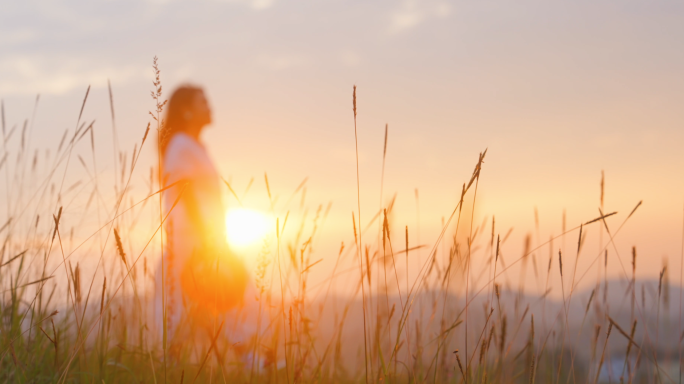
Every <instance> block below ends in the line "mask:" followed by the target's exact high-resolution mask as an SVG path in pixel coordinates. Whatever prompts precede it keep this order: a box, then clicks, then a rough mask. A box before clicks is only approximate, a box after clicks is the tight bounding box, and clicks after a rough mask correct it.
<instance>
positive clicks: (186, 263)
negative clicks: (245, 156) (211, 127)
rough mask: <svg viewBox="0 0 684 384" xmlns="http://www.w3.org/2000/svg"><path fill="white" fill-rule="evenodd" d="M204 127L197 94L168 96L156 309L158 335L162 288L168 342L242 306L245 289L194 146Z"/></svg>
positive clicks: (203, 156)
mask: <svg viewBox="0 0 684 384" xmlns="http://www.w3.org/2000/svg"><path fill="white" fill-rule="evenodd" d="M210 123H211V110H210V108H209V105H208V103H207V99H206V97H205V95H204V92H203V91H202V89H200V88H197V87H193V86H188V85H186V86H182V87H180V88H178V89H177V90H176V91H175V92H174V93H173V95H172V96H171V98H170V99H169V103H168V106H167V113H166V119H165V123H164V127H163V130H162V132H161V134H160V138H159V150H160V153H161V156H162V184H163V185H164V186H170V185H174V183H175V185H174V186H173V187H171V188H169V189H168V190H166V191H164V192H163V202H164V204H163V212H164V215H166V214H167V213H168V212H169V211H170V213H169V214H168V218H167V219H166V221H165V223H164V229H165V236H164V251H163V255H162V257H163V264H162V263H161V262H160V263H159V266H158V269H157V275H156V287H157V294H156V310H155V312H156V316H157V317H156V318H157V320H156V321H157V324H158V326H159V327H160V328H161V326H162V325H163V313H164V311H163V308H164V305H163V302H162V301H163V300H162V295H161V292H162V286H163V290H165V293H166V295H165V299H166V303H165V304H166V305H165V307H166V321H167V325H166V326H167V332H168V335H169V336H168V337H169V338H172V337H174V335H176V336H179V335H178V332H179V331H182V330H189V329H192V328H194V327H197V326H199V327H202V328H204V327H206V326H207V325H208V324H211V321H212V320H214V319H215V315H219V314H221V313H224V312H225V311H227V310H228V309H230V308H233V307H235V306H237V305H238V304H239V303H240V302H241V301H242V298H243V296H244V290H245V286H246V280H247V276H246V275H247V274H246V271H245V268H244V265H243V264H242V262H241V261H240V260H238V259H237V258H236V257H234V256H232V255H231V254H230V253H229V251H228V248H227V244H226V229H225V210H224V206H223V204H222V202H221V192H220V189H219V186H220V184H219V182H220V181H219V175H218V172H217V171H216V168H215V167H214V164H213V162H212V160H211V158H210V157H209V155H208V153H207V150H206V149H205V148H204V146H203V145H202V144H201V142H200V140H199V138H200V135H201V133H202V131H203V129H204V127H206V126H207V125H208V124H210ZM162 265H163V283H162ZM159 331H160V332H161V329H160V330H159Z"/></svg>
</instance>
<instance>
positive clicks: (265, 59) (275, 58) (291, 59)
mask: <svg viewBox="0 0 684 384" xmlns="http://www.w3.org/2000/svg"><path fill="white" fill-rule="evenodd" d="M257 64H258V65H259V66H260V67H262V68H266V69H268V70H271V71H282V70H286V69H292V68H301V67H304V66H306V65H307V64H309V60H308V59H307V58H306V57H304V56H301V55H295V54H284V55H273V54H262V55H259V57H257Z"/></svg>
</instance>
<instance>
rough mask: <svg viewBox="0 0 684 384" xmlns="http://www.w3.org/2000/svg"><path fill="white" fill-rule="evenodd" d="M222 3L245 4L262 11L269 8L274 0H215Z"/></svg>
mask: <svg viewBox="0 0 684 384" xmlns="http://www.w3.org/2000/svg"><path fill="white" fill-rule="evenodd" d="M217 1H219V2H222V3H233V4H241V5H246V6H248V7H250V8H252V9H254V10H257V11H262V10H264V9H268V8H271V7H272V6H273V4H275V0H217Z"/></svg>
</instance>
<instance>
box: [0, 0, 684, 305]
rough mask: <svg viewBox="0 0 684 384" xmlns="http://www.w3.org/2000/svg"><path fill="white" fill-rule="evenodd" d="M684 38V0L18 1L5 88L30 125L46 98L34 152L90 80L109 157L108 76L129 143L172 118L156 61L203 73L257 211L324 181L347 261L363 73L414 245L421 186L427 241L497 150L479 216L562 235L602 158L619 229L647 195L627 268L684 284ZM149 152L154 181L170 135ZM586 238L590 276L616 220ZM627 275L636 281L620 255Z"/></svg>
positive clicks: (335, 238) (365, 104)
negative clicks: (160, 105) (153, 95)
mask: <svg viewBox="0 0 684 384" xmlns="http://www.w3.org/2000/svg"><path fill="white" fill-rule="evenodd" d="M682 47H684V4H683V3H682V2H680V1H670V0H667V1H637V0H619V1H604V0H598V1H597V0H594V1H586V0H579V1H565V2H548V1H528V0H522V1H503V0H495V1H490V0H482V1H461V0H459V1H451V0H449V1H448V0H439V1H434V0H420V1H414V0H396V1H388V0H380V1H376V0H371V1H368V0H365V1H361V0H347V1H342V0H323V1H315V0H224V1H221V0H198V1H189V0H168V1H167V0H154V1H152V0H150V1H143V0H139V1H133V0H108V1H99V0H98V1H33V0H27V1H13V2H5V4H3V11H2V12H0V52H2V53H1V54H0V98H2V99H3V100H4V104H5V116H6V117H5V118H6V121H7V124H8V126H12V125H15V124H19V125H20V124H22V123H23V121H24V119H25V118H29V117H30V116H31V113H32V108H33V101H34V99H35V96H36V94H38V93H39V94H40V95H41V99H40V104H39V108H38V112H37V118H36V122H35V131H34V137H33V140H34V142H33V144H34V146H36V147H38V148H48V147H54V146H55V145H56V144H55V143H56V142H58V141H59V139H60V138H61V136H62V134H63V132H64V130H65V129H67V128H69V129H73V126H74V124H75V122H76V118H77V117H78V112H79V108H80V106H81V102H82V100H83V95H84V93H85V90H86V88H87V87H88V85H91V86H92V89H91V93H90V97H89V100H88V104H87V106H86V109H85V112H84V119H85V120H88V121H90V120H93V119H96V123H95V134H96V141H97V142H98V143H99V144H100V145H102V148H104V149H106V150H109V149H110V148H111V147H110V146H109V144H107V143H108V141H110V140H111V132H112V129H111V122H110V115H109V101H108V94H107V80H108V79H109V80H110V81H111V84H112V89H113V92H114V100H115V109H116V118H117V126H118V129H119V132H120V133H119V136H120V139H119V140H120V142H121V145H122V148H127V149H128V150H129V151H132V148H133V145H134V143H138V142H139V141H140V139H141V137H142V135H143V132H144V130H145V126H146V125H147V123H148V121H150V118H149V115H148V111H149V110H152V109H153V108H154V105H153V101H152V100H151V99H150V97H149V91H150V90H151V87H152V84H151V82H152V80H153V73H152V69H151V62H152V57H153V56H155V55H156V56H158V57H159V64H160V67H161V70H162V83H163V84H164V87H165V88H164V89H165V91H166V92H167V93H166V94H167V95H168V94H169V93H168V92H170V91H171V90H172V89H173V88H175V87H176V86H177V85H179V84H182V83H184V82H191V83H194V84H197V85H200V86H202V87H204V89H205V91H206V92H207V95H208V98H209V101H210V103H211V105H212V107H213V115H214V123H213V124H212V126H211V127H209V129H208V131H207V132H206V134H205V135H204V143H205V144H206V145H207V147H208V149H209V151H210V153H211V155H212V156H213V158H214V160H215V162H216V164H217V166H218V168H219V170H220V173H221V174H222V175H224V177H225V178H226V179H229V180H231V182H232V183H233V185H234V186H235V188H236V189H238V190H240V191H242V190H244V189H245V187H246V186H247V183H248V182H249V180H250V178H252V177H254V178H255V184H254V185H255V186H254V187H253V189H252V190H251V191H250V194H249V196H248V198H247V199H246V200H245V204H247V205H249V206H250V207H251V208H253V209H256V210H262V211H265V210H267V209H268V201H267V197H266V190H265V187H264V182H263V174H264V172H267V173H268V175H269V181H271V187H272V189H273V190H274V191H276V193H277V194H279V195H280V196H281V197H280V198H281V199H283V200H286V199H287V198H288V197H289V196H290V194H291V193H292V191H293V190H294V189H295V188H296V187H297V186H298V185H299V184H300V182H301V181H302V180H303V179H304V178H305V177H308V182H307V186H306V188H307V195H306V205H307V206H309V207H310V208H311V209H312V210H314V209H315V208H316V207H317V206H318V205H319V204H323V206H326V205H327V204H328V202H330V201H332V203H333V208H332V211H331V216H330V218H329V221H328V224H327V227H326V229H325V232H324V234H323V240H324V243H325V245H324V246H322V247H323V249H325V250H326V251H327V250H330V251H331V252H333V253H335V252H336V250H337V249H338V248H339V243H340V241H345V243H347V244H349V243H350V242H353V237H352V229H351V212H352V211H355V210H356V204H357V200H356V163H355V146H354V120H353V113H352V86H353V85H356V86H357V87H358V90H357V97H358V138H359V152H360V154H359V156H360V159H359V160H360V184H361V201H362V215H363V216H362V219H363V221H364V222H365V221H366V220H368V219H370V216H372V213H371V212H374V211H375V210H377V209H378V207H379V203H380V175H381V164H382V152H383V140H384V137H383V135H384V127H385V124H389V140H388V149H387V160H386V172H385V184H384V201H385V203H386V202H387V201H389V199H391V197H392V196H393V195H394V194H395V193H396V194H397V200H396V206H395V210H396V215H395V216H394V217H393V226H394V227H395V228H396V230H397V231H398V232H399V233H402V231H403V228H404V226H405V225H408V226H409V231H410V233H411V235H412V236H416V237H415V238H412V239H411V242H412V243H417V242H418V239H417V236H418V235H417V232H418V230H417V227H418V226H417V218H416V200H415V196H414V191H415V189H416V188H417V189H418V190H419V204H420V235H421V238H420V243H421V244H428V245H432V244H433V243H434V241H435V239H436V235H437V232H438V230H439V227H440V221H441V218H442V217H444V216H448V215H449V214H450V213H451V211H452V210H453V209H454V206H455V204H456V203H457V202H458V198H459V194H460V189H461V185H462V184H463V183H464V182H467V181H468V180H469V179H470V176H471V173H472V171H473V168H474V165H475V164H476V162H477V159H478V154H479V153H480V152H482V151H484V150H485V149H488V152H487V156H486V159H485V164H484V166H483V170H482V175H481V182H480V184H479V187H478V195H477V199H478V202H477V205H476V212H475V219H474V221H475V222H476V223H479V222H481V221H482V220H483V219H484V218H485V217H488V218H490V219H489V220H491V216H492V215H496V221H497V233H501V235H502V237H503V235H504V234H505V233H506V232H507V231H508V229H509V228H511V227H514V228H515V229H514V231H513V233H512V235H511V236H512V237H511V240H509V243H508V244H507V249H506V252H507V254H509V255H510V256H507V257H510V258H511V260H512V259H514V258H516V257H518V256H519V255H520V254H521V253H522V247H523V246H522V244H523V239H524V236H525V235H526V234H527V233H532V234H533V235H534V236H536V233H537V232H536V230H535V219H534V217H535V216H534V212H535V207H536V209H537V210H538V213H539V227H540V229H539V234H540V235H539V237H540V238H541V240H543V241H546V240H547V239H548V238H549V236H550V235H551V234H555V235H557V234H559V233H560V232H561V220H562V215H563V210H564V209H565V210H567V222H568V227H574V226H575V225H579V223H581V222H585V221H588V220H590V219H593V218H594V217H596V216H598V206H599V195H600V189H599V183H600V180H601V171H602V170H603V171H604V172H605V183H606V189H605V193H606V194H605V208H606V211H610V212H612V211H618V213H619V214H618V215H616V216H615V217H613V218H611V219H609V220H608V224H609V225H611V226H612V228H611V229H613V228H615V229H616V228H617V227H618V226H619V225H620V223H622V221H623V220H624V218H625V217H626V216H627V214H628V213H629V212H630V211H631V210H632V209H633V208H634V206H635V205H636V204H637V203H638V202H639V201H640V200H643V206H641V207H640V208H639V210H638V211H637V213H636V214H635V216H634V217H632V218H631V219H630V221H629V222H628V224H627V225H626V226H625V228H624V229H623V232H621V233H620V235H619V236H618V238H617V240H616V241H617V244H618V250H619V252H620V255H621V258H622V260H623V261H625V262H627V261H628V260H630V256H629V255H630V253H631V247H632V246H637V248H638V250H639V255H640V260H643V263H642V264H640V266H639V269H638V270H639V274H640V275H643V276H648V277H657V274H658V271H659V270H660V269H661V265H662V264H661V260H662V259H663V257H669V258H670V268H671V269H673V270H674V271H673V272H672V273H673V280H675V281H678V276H679V266H680V263H679V258H680V255H681V247H682V224H683V220H684V173H683V172H682V170H684V152H683V151H682V149H681V148H682V144H684V108H682V105H684V104H683V103H684V50H683V49H682ZM104 149H103V153H102V154H101V160H99V161H100V164H102V168H103V171H104V172H111V171H112V168H111V166H112V155H111V152H105V150H104ZM144 156H145V158H144V161H145V164H146V165H145V166H144V167H143V168H142V169H141V170H140V177H139V178H138V179H137V180H134V182H137V183H138V185H139V190H138V191H139V192H140V191H144V190H145V189H146V187H145V186H144V180H146V177H147V175H148V174H149V166H150V165H151V164H153V163H154V161H155V160H154V159H155V157H156V152H155V149H154V147H153V146H148V147H147V148H146V149H145V152H144ZM107 167H109V168H107ZM75 169H77V168H75ZM74 172H77V171H74ZM469 196H470V198H471V199H472V195H469ZM225 198H226V199H225V201H226V203H227V205H229V206H234V204H235V202H234V200H231V198H230V196H229V195H228V194H227V192H226V196H225ZM364 212H365V213H364ZM279 215H281V216H284V212H280V213H279ZM589 230H590V231H593V232H590V235H589V236H590V237H589V239H588V241H589V243H588V244H590V247H591V250H590V251H588V252H587V253H586V256H583V257H586V259H583V260H585V261H586V266H588V265H589V264H588V263H589V260H591V259H593V258H594V257H595V256H596V252H597V251H596V250H598V243H597V240H598V237H599V227H598V226H597V225H596V224H594V227H592V228H590V229H589ZM487 231H491V228H489V229H487ZM397 236H398V238H399V240H397V241H398V242H399V244H401V241H403V240H402V239H403V235H402V236H399V235H397ZM534 239H535V240H534V241H533V242H536V241H538V240H537V238H536V237H535V238H534ZM605 239H606V237H605V234H604V241H605ZM576 240H577V233H576V232H573V233H572V234H570V235H569V237H568V240H567V243H568V245H567V247H568V252H571V249H574V248H573V247H574V245H570V244H575V243H576ZM557 246H558V245H557ZM609 252H610V253H614V251H613V249H612V248H610V249H609ZM547 254H548V251H547V250H546V248H545V250H544V251H543V252H541V253H540V257H542V260H546V257H547ZM571 254H572V255H573V257H574V251H572V252H571ZM331 259H333V258H331ZM611 260H614V259H611ZM583 262H584V261H583ZM331 263H332V261H326V264H324V265H326V266H324V268H329V267H331V265H332V264H331ZM542 264H544V263H542ZM609 271H610V274H611V275H614V276H618V275H619V274H620V273H621V269H620V267H619V264H618V262H617V261H609ZM675 271H676V273H675ZM592 276H593V275H592ZM674 276H676V277H677V278H676V279H675V278H674ZM591 283H592V281H589V280H587V281H586V284H591ZM528 288H532V286H530V287H528ZM554 294H557V295H559V294H560V293H559V292H554Z"/></svg>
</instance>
